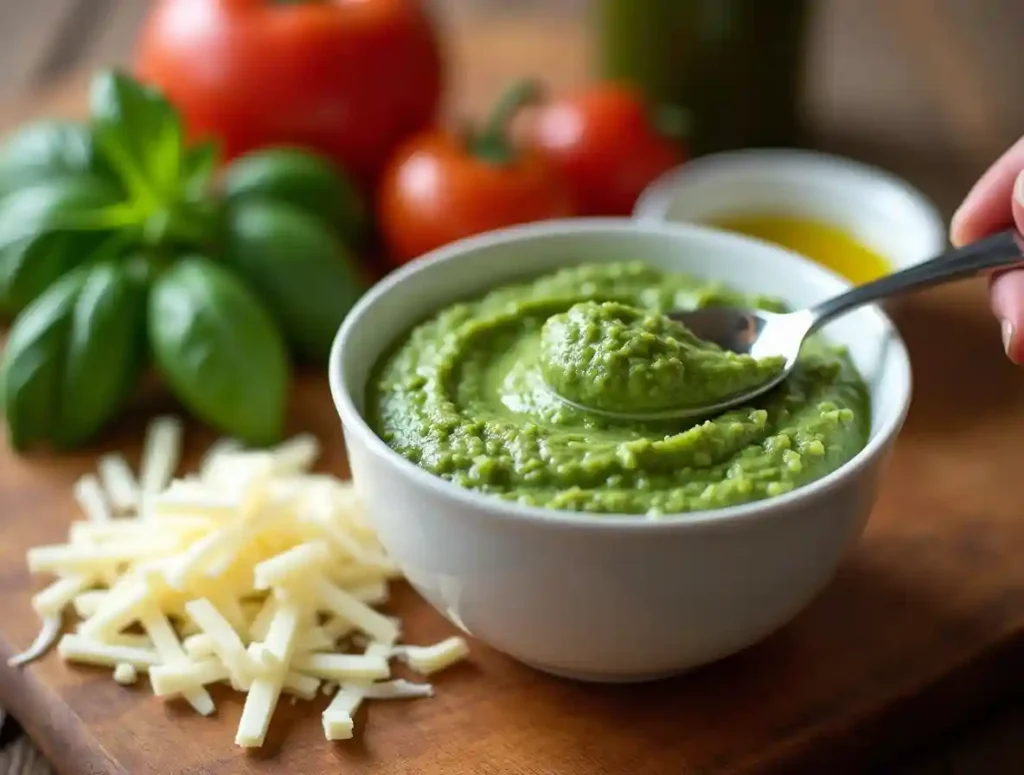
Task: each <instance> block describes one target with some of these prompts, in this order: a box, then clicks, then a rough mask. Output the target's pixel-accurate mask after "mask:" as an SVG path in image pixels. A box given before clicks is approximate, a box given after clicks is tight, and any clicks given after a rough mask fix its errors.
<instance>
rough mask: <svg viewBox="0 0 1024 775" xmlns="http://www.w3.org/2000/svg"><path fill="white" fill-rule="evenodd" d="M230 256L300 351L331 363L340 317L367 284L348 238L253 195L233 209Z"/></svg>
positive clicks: (228, 244) (291, 209)
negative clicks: (348, 247) (345, 241)
mask: <svg viewBox="0 0 1024 775" xmlns="http://www.w3.org/2000/svg"><path fill="white" fill-rule="evenodd" d="M224 260H225V261H226V262H227V263H228V265H229V266H231V267H232V268H233V269H235V270H236V271H237V272H238V274H239V275H240V276H241V277H242V278H243V279H244V280H245V281H246V283H247V284H248V285H249V287H251V288H252V289H253V290H255V291H256V293H257V294H259V295H260V297H261V298H262V299H263V300H264V301H265V302H266V304H267V306H268V307H269V309H270V311H271V312H272V313H273V314H274V317H275V318H277V320H278V322H279V323H280V324H281V327H282V328H283V329H284V332H285V335H286V336H287V337H288V340H289V341H290V342H291V343H292V344H293V345H294V346H295V347H296V348H297V349H298V350H299V352H301V353H302V354H303V355H304V356H305V357H306V358H309V359H311V360H313V361H315V362H316V363H318V364H320V365H323V364H326V362H327V356H328V353H329V352H330V349H331V343H332V342H333V341H334V335H335V334H336V333H337V332H338V327H339V326H340V325H341V321H342V320H343V319H344V317H345V315H346V314H347V313H348V311H349V310H350V309H351V308H352V305H353V304H355V303H356V301H357V300H358V299H359V297H360V296H361V295H362V294H363V292H364V291H365V290H366V283H365V281H364V279H363V278H362V277H361V276H360V273H359V269H358V266H357V264H356V263H355V261H354V260H353V259H352V257H351V255H350V254H349V252H348V251H347V250H346V249H345V248H344V247H343V246H342V244H341V242H340V241H339V240H338V239H337V238H336V237H335V236H334V235H333V234H331V233H330V232H329V231H328V230H327V229H326V227H324V226H323V225H321V223H320V221H318V220H317V219H316V218H314V217H312V216H311V215H308V214H307V213H304V212H302V211H301V210H298V209H296V208H294V207H289V206H288V205H286V204H277V203H271V202H267V201H258V200H253V201H248V202H242V203H239V204H238V205H236V206H235V207H232V208H230V210H229V214H228V224H227V236H226V241H225V251H224Z"/></svg>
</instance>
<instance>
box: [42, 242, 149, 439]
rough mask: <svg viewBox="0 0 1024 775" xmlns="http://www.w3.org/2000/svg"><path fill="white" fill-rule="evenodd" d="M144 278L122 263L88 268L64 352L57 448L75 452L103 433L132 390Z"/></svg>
mask: <svg viewBox="0 0 1024 775" xmlns="http://www.w3.org/2000/svg"><path fill="white" fill-rule="evenodd" d="M147 291H148V286H147V284H146V281H145V278H144V277H142V276H140V275H137V274H133V273H132V272H130V271H128V267H127V265H126V264H125V263H122V262H116V263H115V262H102V263H98V264H95V265H93V266H91V267H90V268H89V271H88V275H87V276H86V279H85V283H84V284H83V285H82V288H81V290H80V291H79V293H78V298H77V300H76V302H75V306H74V312H73V313H72V318H71V328H70V331H69V332H68V338H67V342H66V345H65V351H64V366H63V379H62V380H61V391H60V397H61V400H60V402H59V407H60V421H59V422H58V423H57V425H56V427H55V428H54V429H53V434H52V435H53V441H54V443H55V444H56V445H57V446H59V447H65V448H70V447H75V446H77V445H79V444H81V443H82V442H84V441H87V440H88V439H90V438H91V437H92V436H93V435H94V434H95V433H97V432H98V431H99V430H100V429H102V428H103V427H104V426H105V425H106V424H107V423H108V422H109V421H110V420H111V419H113V417H114V415H115V413H116V412H117V410H118V409H120V408H121V406H122V405H123V404H124V402H125V400H126V399H127V398H128V397H129V395H130V394H131V392H132V390H133V388H134V387H135V385H136V384H137V381H138V377H139V373H140V372H141V371H142V367H143V365H144V363H145V356H146V295H147Z"/></svg>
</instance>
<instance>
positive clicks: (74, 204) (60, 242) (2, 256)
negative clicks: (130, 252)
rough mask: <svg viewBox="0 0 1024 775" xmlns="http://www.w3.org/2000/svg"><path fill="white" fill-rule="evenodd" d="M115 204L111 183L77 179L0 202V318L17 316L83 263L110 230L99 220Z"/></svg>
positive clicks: (53, 182) (21, 192) (117, 195)
mask: <svg viewBox="0 0 1024 775" xmlns="http://www.w3.org/2000/svg"><path fill="white" fill-rule="evenodd" d="M119 199H120V193H119V192H118V191H117V190H116V189H115V188H113V186H112V185H111V184H109V183H107V182H105V181H102V180H99V179H97V178H94V177H86V176H78V177H74V178H64V179H55V180H49V181H46V182H42V183H37V184H35V185H33V186H29V187H27V188H23V189H21V190H19V191H16V192H13V193H11V194H9V195H8V196H7V197H5V198H4V199H3V200H2V201H0V315H6V316H12V315H16V314H17V313H18V312H20V311H21V310H22V309H24V308H25V306H26V305H28V304H29V303H30V302H31V301H32V300H34V299H35V298H36V297H37V296H39V294H40V293H42V292H43V291H44V290H46V288H47V287H48V286H49V285H50V284H51V283H53V282H54V281H55V280H56V279H57V278H58V277H60V276H61V275H63V274H64V273H66V272H67V271H68V270H70V269H71V268H73V267H75V266H77V265H78V264H80V263H82V262H83V261H84V260H85V259H86V258H88V257H89V256H90V254H91V253H92V252H93V250H95V248H96V247H97V246H98V245H99V244H100V243H101V242H103V241H104V240H106V239H107V238H108V236H109V233H110V230H111V229H113V228H115V226H113V225H110V226H103V225H102V220H103V218H104V217H106V216H109V215H110V213H111V212H112V211H113V208H116V207H118V204H119ZM86 221H91V225H90V226H86Z"/></svg>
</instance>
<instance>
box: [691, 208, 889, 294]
mask: <svg viewBox="0 0 1024 775" xmlns="http://www.w3.org/2000/svg"><path fill="white" fill-rule="evenodd" d="M708 223H709V225H711V226H715V227H717V228H719V229H725V230H726V231H733V232H737V233H739V234H745V235H747V236H748V237H756V238H758V239H763V240H765V241H766V242H773V243H775V244H776V245H781V246H782V247H784V248H788V249H790V250H792V251H795V252H797V253H800V254H801V255H804V256H807V258H809V259H811V260H812V261H814V262H815V263H818V264H821V265H822V266H824V267H827V268H828V269H831V270H832V271H834V272H836V273H837V274H840V275H842V276H843V277H845V278H846V279H848V280H849V281H850V282H852V283H855V284H858V285H859V284H861V283H866V282H869V281H871V280H875V279H877V278H879V277H881V276H882V275H886V274H889V273H890V272H891V271H892V266H891V265H890V263H889V261H888V260H886V259H885V258H884V257H882V256H880V255H879V254H878V253H876V252H875V251H873V250H871V249H870V248H868V247H867V246H866V245H864V244H863V243H861V242H860V241H859V240H857V239H856V238H854V236H853V235H852V234H850V233H849V232H848V231H846V230H845V229H842V228H840V227H838V226H834V225H832V224H830V223H826V222H824V221H818V220H813V219H810V218H801V217H794V216H791V215H771V214H757V213H755V214H742V215H729V216H721V217H717V218H711V219H709V220H708Z"/></svg>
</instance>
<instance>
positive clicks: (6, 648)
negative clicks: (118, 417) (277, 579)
mask: <svg viewBox="0 0 1024 775" xmlns="http://www.w3.org/2000/svg"><path fill="white" fill-rule="evenodd" d="M983 299H984V294H983V288H982V287H981V286H980V285H979V284H977V283H968V284H964V285H962V286H959V287H957V288H951V289H946V290H943V291H938V292H934V293H929V294H928V295H926V296H921V297H919V298H917V299H914V300H913V301H909V302H906V303H904V304H903V305H902V306H901V308H900V310H899V313H898V322H899V325H900V327H901V330H902V331H903V332H904V334H905V335H906V337H907V339H908V342H909V345H910V348H911V352H912V353H913V357H914V379H915V383H916V385H917V395H916V398H915V401H914V405H913V408H912V410H911V413H910V417H909V419H908V421H907V425H906V430H905V431H904V433H903V435H902V437H901V438H900V441H899V444H898V446H897V450H896V453H895V454H894V456H893V459H892V461H891V465H890V467H889V470H888V474H887V476H886V478H885V483H884V487H883V491H882V495H881V498H880V501H879V504H878V507H877V509H876V510H875V513H874V515H873V517H872V520H871V523H870V526H869V528H868V531H867V533H866V535H865V537H864V539H863V540H862V541H861V543H860V545H859V546H858V547H857V549H856V550H855V551H854V552H853V554H852V556H850V557H849V559H848V560H847V561H846V562H845V564H844V565H843V566H842V569H841V571H840V573H839V574H838V577H837V578H836V579H835V581H834V582H833V583H832V584H831V586H830V587H829V588H828V589H827V590H826V591H825V592H824V593H823V594H822V595H821V597H820V598H819V599H818V600H817V601H815V603H813V604H812V606H811V607H810V608H809V609H808V610H807V611H806V612H804V613H803V614H802V615H801V616H800V617H798V618H797V619H796V620H795V621H794V622H793V623H792V624H791V625H789V626H788V627H786V628H785V629H783V630H782V631H781V632H779V633H777V634H776V635H774V636H773V637H771V638H769V639H768V640H767V641H765V642H764V643H762V644H760V645H758V646H756V647H754V648H752V649H750V650H748V651H747V652H745V653H743V654H740V655H738V656H736V657H733V658H731V659H728V660H725V661H723V662H721V663H719V664H717V665H713V666H711V667H708V668H706V669H703V670H700V671H696V672H694V673H692V674H690V675H688V676H684V677H680V678H677V679H674V680H668V681H663V682H659V683H654V684H647V685H639V686H614V687H607V686H590V685H581V684H575V683H571V682H568V681H564V680H560V679H556V678H550V677H548V676H545V675H542V674H540V673H537V672H534V671H532V670H530V669H528V668H525V667H522V666H520V665H518V664H516V663H514V662H512V661H511V660H509V659H507V658H505V657H503V656H501V655H500V654H497V653H495V652H493V651H491V650H490V649H488V648H486V647H485V646H483V645H480V644H478V643H473V658H472V663H471V664H468V665H464V666H460V667H457V668H455V669H453V670H452V671H451V672H450V673H448V674H441V675H440V676H438V678H437V681H436V685H437V688H438V696H437V697H436V698H434V699H433V700H421V701H410V702H406V703H377V704H373V705H371V706H370V707H369V708H368V709H367V710H366V711H363V712H361V713H360V716H359V718H358V719H357V723H358V725H359V729H360V732H359V735H358V736H357V738H356V739H355V740H353V741H350V742H347V743H342V744H330V743H327V742H325V741H324V740H323V738H322V733H321V729H320V724H319V718H318V711H319V710H320V709H321V706H322V705H323V704H324V703H326V698H323V699H322V700H321V701H319V702H317V703H314V704H312V705H305V704H299V705H296V706H290V705H289V704H288V703H287V702H285V703H283V704H282V707H281V709H280V710H279V712H278V715H277V716H276V717H275V719H274V722H273V724H272V726H271V732H270V735H269V739H268V743H267V746H266V748H265V749H264V750H262V751H260V752H257V753H246V752H244V751H242V750H240V749H237V748H235V746H234V744H233V742H232V740H233V735H234V729H235V727H236V725H237V722H238V717H239V713H240V709H241V706H240V701H239V699H237V698H235V697H234V696H233V695H232V694H231V693H230V692H225V693H223V694H221V695H220V696H218V697H217V699H218V708H219V709H218V713H217V715H216V717H214V718H212V719H205V718H200V717H197V716H195V715H194V714H193V713H192V712H191V711H190V710H189V709H188V708H187V707H183V706H180V705H178V704H177V703H171V704H165V703H163V702H162V701H160V700H158V699H155V698H153V697H152V696H150V695H149V693H148V691H147V690H146V688H145V686H144V685H143V686H139V687H136V688H131V689H126V688H123V687H120V686H118V685H116V684H114V683H113V682H112V681H111V679H110V677H109V672H108V671H102V670H92V669H86V668H79V667H69V666H65V665H64V664H63V663H62V662H61V661H60V660H59V659H58V658H57V657H56V656H54V655H51V656H49V657H47V658H45V659H44V660H42V661H40V662H37V663H35V664H33V665H31V666H29V667H28V668H26V669H22V670H13V669H10V668H6V667H3V668H0V704H3V705H5V706H7V707H9V709H10V710H11V711H12V713H13V714H14V715H15V716H16V717H17V718H19V719H21V720H22V722H23V724H24V725H25V727H26V729H27V731H28V733H29V734H30V735H31V736H32V737H33V738H34V739H35V740H36V741H37V742H38V744H39V745H40V746H41V747H42V749H43V751H44V752H45V753H46V754H47V756H48V757H50V758H51V760H52V761H53V762H54V763H55V765H56V766H57V768H58V770H59V771H60V772H61V773H69V774H70V773H131V775H145V774H146V773H153V774H154V775H155V774H156V773H160V775H167V774H169V773H180V774H181V775H186V773H187V774H188V775H199V774H200V773H207V774H209V775H229V774H230V775H243V774H248V773H261V772H268V773H269V772H287V773H289V775H314V774H315V773H321V772H328V771H334V772H345V773H371V772H372V773H375V774H376V775H381V774H394V775H400V774H402V775H404V774H405V773H412V772H416V773H424V774H425V775H441V774H442V773H444V774H445V775H450V774H451V773H466V774H467V775H468V774H469V773H473V775H478V774H481V775H482V774H485V773H496V774H497V773H501V774H502V775H534V774H535V773H544V774H545V775H563V774H564V775H593V774H594V773H609V775H611V774H613V773H614V774H615V775H619V774H620V773H627V772H628V773H630V774H631V775H680V774H683V775H726V773H729V774H730V775H739V774H740V773H742V774H743V775H765V774H766V773H773V772H799V771H804V772H816V773H820V772H826V771H827V772H829V773H833V772H841V771H843V770H842V767H843V766H845V767H846V768H847V769H848V771H851V772H863V771H864V768H865V767H867V766H869V763H871V762H874V761H877V760H878V758H879V757H882V756H884V755H886V754H889V753H891V752H893V751H895V750H898V749H900V748H902V747H904V746H905V745H907V744H909V743H910V742H911V741H913V740H916V739H918V738H920V737H922V736H923V735H925V734H931V733H933V732H934V731H935V730H936V729H937V728H939V726H940V725H942V724H945V723H947V722H950V721H954V720H957V719H959V718H961V717H963V716H965V715H966V714H967V713H969V712H971V711H972V710H973V709H974V708H976V707H978V706H979V705H980V704H982V703H985V702H989V701H991V700H993V699H994V698H995V697H996V696H997V695H998V694H999V693H1000V692H1001V691H1002V690H1003V689H1004V688H1006V687H1007V686H1009V685H1012V684H1013V683H1014V682H1015V680H1016V679H1017V678H1018V675H1017V674H1018V673H1019V670H1020V665H1021V664H1022V663H1021V656H1022V649H1021V646H1022V645H1024V639H1022V638H1021V634H1022V626H1024V562H1022V561H1021V559H1020V558H1021V556H1022V555H1024V515H1022V513H1021V512H1022V509H1021V503H1022V498H1021V496H1020V491H1019V490H1018V489H1017V488H1018V482H1020V481H1021V476H1020V470H1021V466H1020V462H1019V461H1020V457H1021V454H1020V450H1021V444H1020V439H1021V438H1022V436H1024V384H1022V379H1021V375H1020V374H1019V373H1018V372H1016V371H1015V370H1014V369H1013V368H1012V367H1011V366H1009V365H1008V364H1006V363H1004V360H1003V357H1002V354H1001V352H1000V351H999V346H998V336H997V330H996V326H995V324H994V323H993V322H992V321H991V320H989V317H988V313H987V310H986V309H985V307H984V301H983ZM148 408H150V409H151V410H158V409H159V410H166V409H168V408H172V407H168V406H167V405H166V404H163V403H162V402H161V400H160V399H157V400H156V402H155V403H154V404H153V405H152V406H151V407H148ZM292 426H293V427H294V428H295V429H296V430H298V429H312V430H315V431H316V432H318V433H319V434H321V436H322V439H323V441H324V444H325V448H326V449H327V450H328V454H327V456H326V459H325V468H326V469H327V470H331V471H333V472H336V473H339V474H343V473H344V472H345V470H346V469H345V461H344V457H343V452H342V445H341V436H340V430H339V428H338V424H337V422H336V419H335V415H334V412H333V408H332V407H331V405H330V400H329V397H328V395H327V390H326V386H325V385H324V384H323V383H322V382H321V381H319V380H317V379H315V378H306V379H304V381H303V383H302V384H301V385H300V388H299V390H298V392H297V394H296V397H295V402H294V411H293V418H292ZM140 428H141V418H137V419H136V420H134V421H133V420H128V421H126V422H125V423H124V427H123V428H122V429H121V430H119V431H117V432H116V433H115V435H114V438H113V440H112V443H111V446H110V448H112V449H119V450H120V449H124V450H127V451H128V452H129V454H130V455H137V454H138V445H139V440H140V439H139V437H140V435H141V432H140V430H139V429H140ZM209 440H210V436H209V435H208V434H204V433H203V432H202V431H200V430H195V431H193V432H191V434H190V439H189V441H190V448H191V452H192V454H193V458H194V455H195V453H196V452H198V451H200V450H201V449H202V448H203V447H204V446H205V444H206V443H207V442H208V441H209ZM97 451H98V450H93V451H90V452H89V453H86V454H82V455H79V456H75V457H73V458H68V459H60V460H54V459H37V460H18V459H15V458H13V457H11V456H10V455H9V454H8V453H6V452H4V453H3V456H2V457H0V503H2V504H3V506H2V508H3V517H2V519H3V534H2V535H3V538H2V540H0V658H6V657H7V656H9V655H10V654H12V653H13V652H15V651H16V650H18V649H19V648H20V647H22V646H24V645H26V644H27V643H29V642H30V641H31V640H32V637H33V635H34V633H35V629H36V622H35V618H34V616H33V614H32V612H31V610H30V607H29V604H28V599H29V596H30V594H31V592H32V591H33V590H35V589H36V588H38V587H39V586H40V583H41V580H33V579H30V578H29V576H28V575H27V573H26V571H25V566H24V561H23V557H24V551H25V549H27V548H28V547H29V546H31V545H34V544H39V543H45V542H57V541H61V540H63V539H64V536H65V530H66V525H67V522H68V520H69V519H70V518H71V517H72V515H73V514H74V507H73V505H72V501H71V498H70V495H69V488H70V485H71V483H72V481H73V480H74V478H75V477H76V476H77V475H79V474H80V473H82V472H84V471H86V470H88V469H90V468H91V467H92V466H93V465H94V463H95V455H96V452H97ZM133 459H134V458H133ZM393 610H394V612H396V613H399V614H401V615H402V616H403V617H405V618H406V621H407V623H408V630H409V634H410V641H411V642H427V641H430V640H433V639H437V638H440V637H443V636H445V635H446V634H449V633H450V632H451V629H452V628H451V626H450V625H449V624H447V623H446V622H445V621H444V620H442V619H441V617H439V616H438V615H437V614H435V613H434V612H433V611H432V610H431V609H429V607H428V606H427V605H426V604H424V603H423V602H422V601H420V600H418V599H417V598H416V596H415V595H414V594H413V593H412V592H410V591H409V590H403V591H402V592H401V593H400V594H399V595H398V596H397V602H396V604H395V606H394V609H393Z"/></svg>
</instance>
